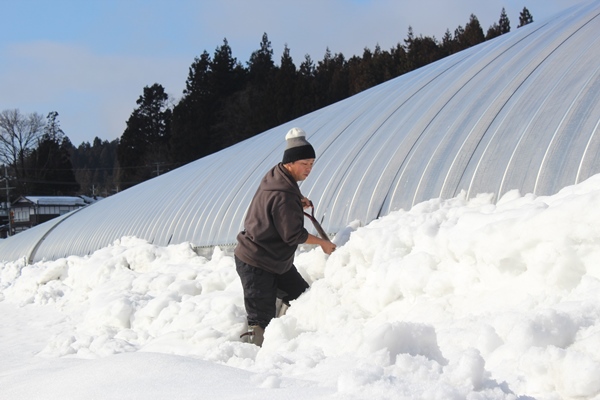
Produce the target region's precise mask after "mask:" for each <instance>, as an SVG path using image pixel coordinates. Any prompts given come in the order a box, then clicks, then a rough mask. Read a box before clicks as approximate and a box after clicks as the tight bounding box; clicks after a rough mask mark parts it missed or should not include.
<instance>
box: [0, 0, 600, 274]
mask: <svg viewBox="0 0 600 400" xmlns="http://www.w3.org/2000/svg"><path fill="white" fill-rule="evenodd" d="M599 15H600V2H599V1H593V2H587V3H583V4H581V5H578V6H575V7H572V8H569V9H567V10H565V11H563V12H562V13H560V14H559V15H556V16H554V17H552V18H550V19H547V20H545V21H539V22H538V21H536V22H534V23H531V24H529V25H526V26H524V27H520V28H518V29H515V30H514V31H513V32H510V33H508V34H505V35H502V36H500V37H498V38H495V39H493V40H490V41H486V42H484V43H482V44H480V45H478V46H475V47H472V48H470V49H468V50H465V51H462V52H460V53H457V54H454V55H452V56H449V57H446V58H444V59H442V60H440V61H438V62H435V63H433V64H430V65H427V66H425V67H423V68H420V69H418V70H416V71H413V72H411V73H408V74H405V75H402V76H400V77H398V78H396V79H393V80H390V81H387V82H385V83H383V84H381V85H379V86H376V87H374V88H371V89H369V90H366V91H364V92H361V93H359V94H357V95H355V96H353V97H350V98H348V99H346V100H343V101H340V102H338V103H335V104H333V105H331V106H328V107H326V108H323V109H321V110H318V111H315V112H313V113H310V114H307V115H305V116H302V117H300V118H298V119H295V120H293V121H290V122H288V123H286V124H284V125H281V126H278V127H276V128H274V129H271V130H269V131H266V132H263V133H261V134H259V135H257V136H254V137H252V138H250V139H248V140H246V141H244V142H240V143H238V144H236V145H234V146H231V147H229V148H227V149H224V150H222V151H220V152H218V153H215V154H212V155H210V156H207V157H204V158H201V159H199V160H197V161H195V162H192V163H190V164H187V165H185V166H183V167H180V168H178V169H176V170H174V171H172V172H170V173H167V174H165V175H161V176H158V177H156V178H154V179H152V180H149V181H146V182H144V183H141V184H139V185H137V186H134V187H132V188H130V189H128V190H125V191H123V192H120V193H118V194H116V195H113V196H111V197H108V198H106V199H104V200H101V201H99V202H96V203H94V204H92V205H90V206H87V207H85V208H82V209H79V210H77V211H75V212H72V213H70V214H67V215H64V216H62V217H59V218H56V219H53V220H51V221H48V222H46V223H44V224H42V225H38V226H36V227H34V228H32V229H29V230H27V231H25V232H22V233H19V234H18V235H15V236H13V237H10V238H8V239H5V240H1V241H0V259H2V260H16V259H19V258H25V259H27V261H30V262H33V261H38V260H41V259H56V258H59V257H64V256H68V255H85V254H89V253H92V252H93V251H95V250H97V249H99V248H102V247H105V246H107V245H109V244H111V243H112V242H114V241H115V240H116V239H119V238H121V237H123V236H136V237H139V238H143V239H146V240H148V241H149V242H151V243H154V244H158V245H167V244H172V243H181V242H190V243H192V244H193V245H195V246H199V247H201V246H215V245H221V246H225V245H231V244H234V243H235V237H236V235H237V233H238V232H239V231H240V230H241V229H242V228H243V219H244V215H245V212H246V208H247V207H248V205H249V204H250V201H251V199H252V196H253V195H254V193H255V191H256V188H257V186H258V183H259V181H260V180H261V179H262V177H263V175H264V174H265V173H266V172H267V170H269V169H270V168H271V167H272V166H274V165H275V164H277V163H278V162H280V161H281V157H282V155H283V151H284V149H285V139H284V137H285V134H286V132H287V131H288V130H289V129H290V128H292V127H300V128H302V129H303V130H304V131H305V132H306V133H307V139H308V140H309V141H310V142H311V144H312V145H313V146H314V148H315V150H316V153H317V161H316V163H315V166H314V168H313V171H312V173H311V175H310V176H309V178H308V179H307V180H306V181H304V182H302V183H301V184H300V188H301V190H302V192H303V194H304V195H305V196H307V197H308V198H310V199H311V200H312V201H313V203H314V204H315V207H316V209H315V216H316V217H317V218H318V219H319V220H321V219H323V227H324V228H325V230H326V231H327V232H329V233H331V234H334V233H336V232H337V231H339V230H340V229H343V228H344V227H346V226H347V225H348V224H349V223H350V222H352V221H355V220H359V221H361V223H363V224H367V223H369V222H370V221H372V220H374V219H376V218H378V217H380V216H383V215H386V214H388V213H390V212H391V211H393V210H398V209H401V208H403V209H409V208H411V207H412V206H413V205H415V204H417V203H420V202H422V201H425V200H429V199H432V198H438V197H441V198H451V197H454V196H457V195H459V194H460V193H461V192H464V195H465V196H467V197H473V196H475V195H477V194H479V193H493V195H494V196H495V199H498V198H500V197H501V196H502V195H503V194H505V193H507V192H508V191H511V190H514V189H517V190H519V191H520V192H521V193H522V194H525V193H533V194H536V195H549V194H554V193H556V192H558V191H559V190H560V189H561V188H563V187H565V186H568V185H572V184H575V183H579V182H581V181H583V180H585V179H587V178H589V177H590V176H592V175H594V174H597V173H599V172H600V151H599V150H600V131H599V124H600V62H599V60H600V35H599V32H600V16H599ZM306 226H307V228H309V227H310V223H309V222H307V224H306ZM309 231H310V229H309Z"/></svg>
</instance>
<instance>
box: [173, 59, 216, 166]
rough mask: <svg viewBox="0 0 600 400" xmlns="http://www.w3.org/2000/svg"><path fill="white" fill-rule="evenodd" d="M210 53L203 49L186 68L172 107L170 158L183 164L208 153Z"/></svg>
mask: <svg viewBox="0 0 600 400" xmlns="http://www.w3.org/2000/svg"><path fill="white" fill-rule="evenodd" d="M210 69H211V59H210V55H209V54H208V53H207V52H206V51H204V52H203V53H202V55H201V56H200V57H196V58H195V59H194V62H193V63H192V65H191V66H190V68H189V74H188V78H187V81H186V83H185V89H184V91H183V97H182V99H181V100H180V101H179V103H177V105H176V106H175V108H174V109H173V121H172V125H171V142H170V149H171V151H170V159H171V161H173V162H175V163H180V164H185V163H188V162H190V161H193V160H195V159H197V158H200V157H204V156H205V155H208V154H210V149H211V148H212V147H213V146H212V143H211V138H210V136H211V135H210V126H211V124H212V121H213V115H212V112H211V111H212V106H213V98H212V96H211V90H210V78H209V74H210Z"/></svg>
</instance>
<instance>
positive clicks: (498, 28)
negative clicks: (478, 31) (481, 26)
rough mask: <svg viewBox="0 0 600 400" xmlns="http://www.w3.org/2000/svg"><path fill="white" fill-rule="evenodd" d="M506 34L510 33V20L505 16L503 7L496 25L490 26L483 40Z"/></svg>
mask: <svg viewBox="0 0 600 400" xmlns="http://www.w3.org/2000/svg"><path fill="white" fill-rule="evenodd" d="M508 32H510V20H509V19H508V16H507V15H506V9H504V7H503V8H502V12H501V13H500V19H499V20H498V23H494V25H492V26H490V28H489V29H488V31H487V34H486V35H485V40H490V39H493V38H495V37H498V36H500V35H504V34H505V33H508Z"/></svg>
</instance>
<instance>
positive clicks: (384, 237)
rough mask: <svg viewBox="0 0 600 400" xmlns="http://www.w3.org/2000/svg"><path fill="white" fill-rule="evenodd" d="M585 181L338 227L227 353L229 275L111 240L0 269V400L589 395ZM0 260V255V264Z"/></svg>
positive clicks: (596, 248)
mask: <svg viewBox="0 0 600 400" xmlns="http://www.w3.org/2000/svg"><path fill="white" fill-rule="evenodd" d="M599 205H600V176H595V177H593V178H591V179H589V180H587V181H586V182H583V183H581V184H579V185H575V186H572V187H568V188H565V189H563V190H562V191H561V192H560V193H559V194H557V195H554V196H549V197H535V196H532V195H525V196H520V195H519V194H518V193H515V192H511V193H509V194H507V195H505V196H504V197H503V198H502V199H500V201H499V202H498V203H497V204H493V203H492V202H491V196H488V195H481V196H479V197H477V198H475V199H472V200H468V201H467V200H465V198H464V197H458V198H454V199H450V200H431V201H428V202H425V203H422V204H419V205H417V206H415V207H414V208H413V209H412V210H410V211H408V212H407V211H398V212H395V213H393V214H391V215H389V216H387V217H385V218H381V219H379V220H377V221H375V222H372V223H371V224H369V225H368V226H364V227H358V223H357V222H354V223H352V224H350V226H349V227H348V229H347V230H346V231H344V232H341V233H340V234H339V235H338V237H337V238H336V239H335V240H336V241H337V242H338V243H339V244H340V247H338V250H337V251H336V252H335V253H334V254H332V255H331V256H326V255H324V254H323V252H322V251H321V250H320V249H318V248H304V249H303V250H302V251H300V252H299V253H298V255H297V257H296V265H297V266H298V269H299V270H300V272H301V273H302V275H303V276H304V277H305V278H306V279H307V280H308V281H309V282H310V283H311V288H310V290H309V291H307V292H306V293H305V294H304V295H302V296H301V297H300V298H299V299H298V300H297V301H295V302H293V303H292V307H291V308H290V309H289V310H288V313H287V314H286V315H285V316H284V317H282V318H279V319H276V320H273V321H272V323H271V324H270V325H269V327H268V328H267V330H266V334H265V343H264V346H263V347H262V348H258V347H255V346H253V345H251V344H247V343H242V342H241V341H240V340H239V335H240V333H242V331H243V330H244V322H245V311H244V308H243V299H242V290H241V285H240V282H239V278H238V276H237V274H236V272H235V267H234V262H233V259H232V257H231V256H230V255H228V254H227V252H225V251H224V250H222V249H216V250H215V251H214V254H212V256H211V257H209V258H205V257H201V256H199V255H197V254H196V252H195V251H194V249H193V248H192V246H191V245H190V244H187V243H186V244H179V245H173V246H169V247H158V246H154V245H152V244H149V243H147V242H145V241H143V240H140V239H136V238H122V239H121V240H119V241H117V242H115V243H114V244H113V245H112V246H109V247H107V248H104V249H102V250H99V251H97V252H95V253H94V254H92V255H90V256H87V257H76V256H72V257H68V258H64V259H60V260H56V261H48V262H39V263H36V264H33V265H24V264H23V262H3V263H0V300H1V301H0V313H1V315H2V318H1V319H0V338H1V342H0V397H1V398H2V399H6V400H17V399H27V400H31V399H82V400H83V399H85V400H89V399H128V400H131V399H145V400H148V399H178V400H181V399H262V400H269V399H278V400H280V399H300V400H308V399H311V400H312V399H517V398H521V399H531V398H536V399H592V398H600V206H599ZM0 258H1V255H0Z"/></svg>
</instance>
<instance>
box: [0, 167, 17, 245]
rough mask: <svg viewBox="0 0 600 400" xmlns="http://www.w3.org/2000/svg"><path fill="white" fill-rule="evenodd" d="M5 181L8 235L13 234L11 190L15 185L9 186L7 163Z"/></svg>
mask: <svg viewBox="0 0 600 400" xmlns="http://www.w3.org/2000/svg"><path fill="white" fill-rule="evenodd" d="M2 179H4V183H5V184H6V185H5V190H6V217H7V218H8V236H12V218H11V215H10V213H11V206H10V190H11V189H14V188H13V187H9V186H8V172H7V170H6V165H5V166H4V178H2Z"/></svg>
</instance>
